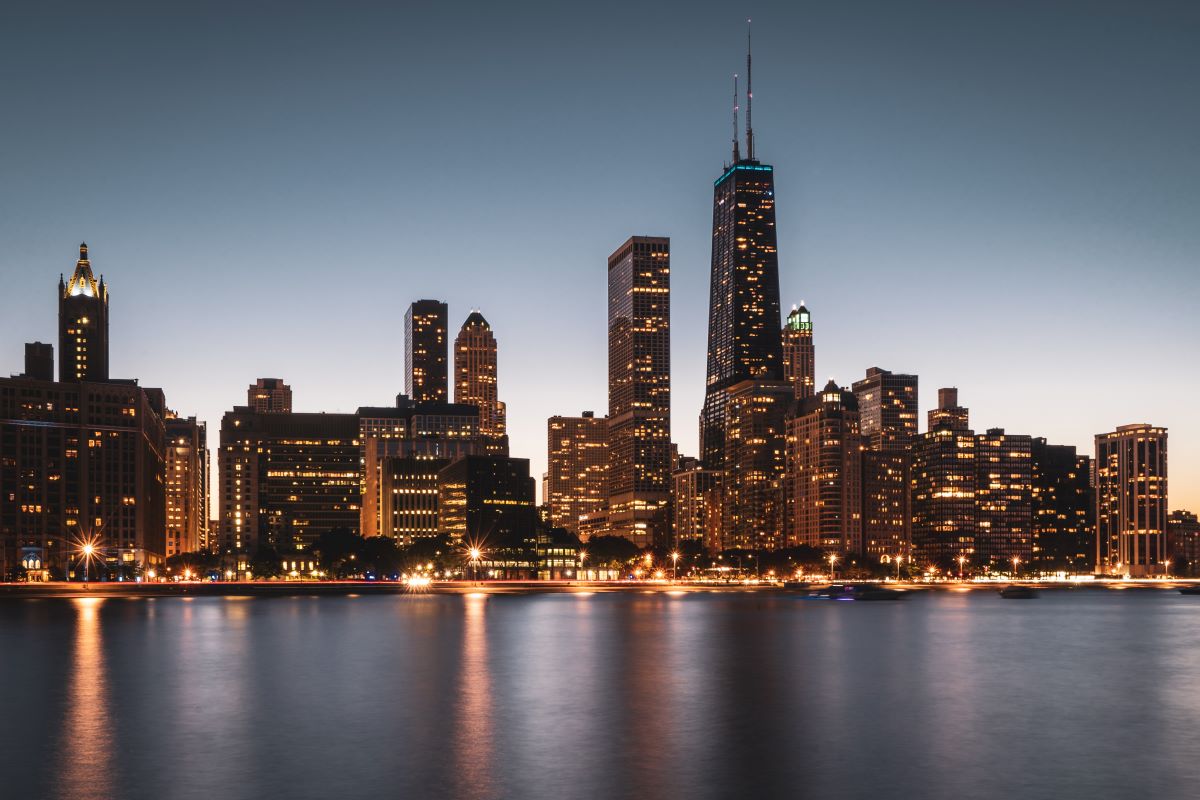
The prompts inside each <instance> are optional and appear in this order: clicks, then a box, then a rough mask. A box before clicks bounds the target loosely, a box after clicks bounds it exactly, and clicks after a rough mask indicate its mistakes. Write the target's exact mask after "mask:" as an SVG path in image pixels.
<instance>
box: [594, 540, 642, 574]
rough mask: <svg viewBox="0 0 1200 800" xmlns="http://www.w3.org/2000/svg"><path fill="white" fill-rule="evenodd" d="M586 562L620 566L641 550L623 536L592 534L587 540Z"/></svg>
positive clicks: (597, 564)
mask: <svg viewBox="0 0 1200 800" xmlns="http://www.w3.org/2000/svg"><path fill="white" fill-rule="evenodd" d="M585 547H586V549H587V554H588V555H587V560H588V564H591V565H594V566H597V567H599V566H614V567H621V566H624V565H626V564H628V563H629V562H631V561H633V560H634V559H636V558H637V557H638V556H639V555H640V554H641V552H642V551H641V550H639V549H638V546H637V545H636V544H634V543H633V542H631V541H629V540H628V539H626V538H625V537H624V536H593V537H592V538H591V539H588V540H587V543H586V545H585Z"/></svg>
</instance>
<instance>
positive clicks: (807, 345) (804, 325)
mask: <svg viewBox="0 0 1200 800" xmlns="http://www.w3.org/2000/svg"><path fill="white" fill-rule="evenodd" d="M782 335H783V379H784V380H785V381H789V382H790V383H791V384H792V387H793V390H794V391H795V393H796V397H797V398H799V399H801V400H803V399H805V398H809V397H812V396H813V393H814V390H815V389H816V385H815V381H816V369H817V367H816V351H815V350H814V348H813V324H812V315H811V314H809V313H808V309H807V308H806V307H805V306H804V304H803V303H801V304H800V305H799V306H798V307H797V306H792V312H791V313H790V314H788V316H787V322H785V323H784V325H783V334H782Z"/></svg>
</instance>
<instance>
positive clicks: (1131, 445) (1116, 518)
mask: <svg viewBox="0 0 1200 800" xmlns="http://www.w3.org/2000/svg"><path fill="white" fill-rule="evenodd" d="M1095 469H1096V571H1097V572H1103V573H1108V574H1116V575H1121V574H1126V575H1133V576H1135V577H1136V576H1145V575H1153V574H1156V573H1159V574H1161V573H1163V572H1165V571H1166V570H1167V567H1168V565H1167V555H1168V554H1167V541H1166V539H1167V535H1166V526H1167V429H1166V428H1158V427H1155V426H1153V425H1150V424H1148V423H1140V424H1134V425H1122V426H1120V427H1118V428H1117V429H1116V430H1115V431H1113V432H1111V433H1101V434H1097V435H1096V467H1095Z"/></svg>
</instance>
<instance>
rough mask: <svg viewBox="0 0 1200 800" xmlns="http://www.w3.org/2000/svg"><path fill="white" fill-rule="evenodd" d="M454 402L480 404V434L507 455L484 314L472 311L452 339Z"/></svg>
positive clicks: (490, 335) (492, 349)
mask: <svg viewBox="0 0 1200 800" xmlns="http://www.w3.org/2000/svg"><path fill="white" fill-rule="evenodd" d="M454 402H455V403H462V404H468V405H473V406H476V407H478V408H479V434H480V436H482V437H483V440H484V447H485V449H486V450H487V452H489V453H493V454H495V455H503V456H506V455H508V434H507V433H506V432H505V408H504V403H502V402H500V400H499V386H498V380H497V371H496V337H495V335H493V333H492V326H491V325H489V324H488V321H487V320H486V319H484V318H483V314H480V313H479V312H478V311H472V312H471V314H470V316H468V317H467V319H466V321H465V322H463V324H462V328H461V329H460V330H459V332H458V336H457V337H456V338H455V340H454Z"/></svg>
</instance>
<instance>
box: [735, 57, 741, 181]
mask: <svg viewBox="0 0 1200 800" xmlns="http://www.w3.org/2000/svg"><path fill="white" fill-rule="evenodd" d="M737 79H738V76H737V73H736V72H735V73H733V163H735V164H736V163H738V162H739V161H741V160H742V154H741V152H740V151H739V149H738V87H737Z"/></svg>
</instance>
